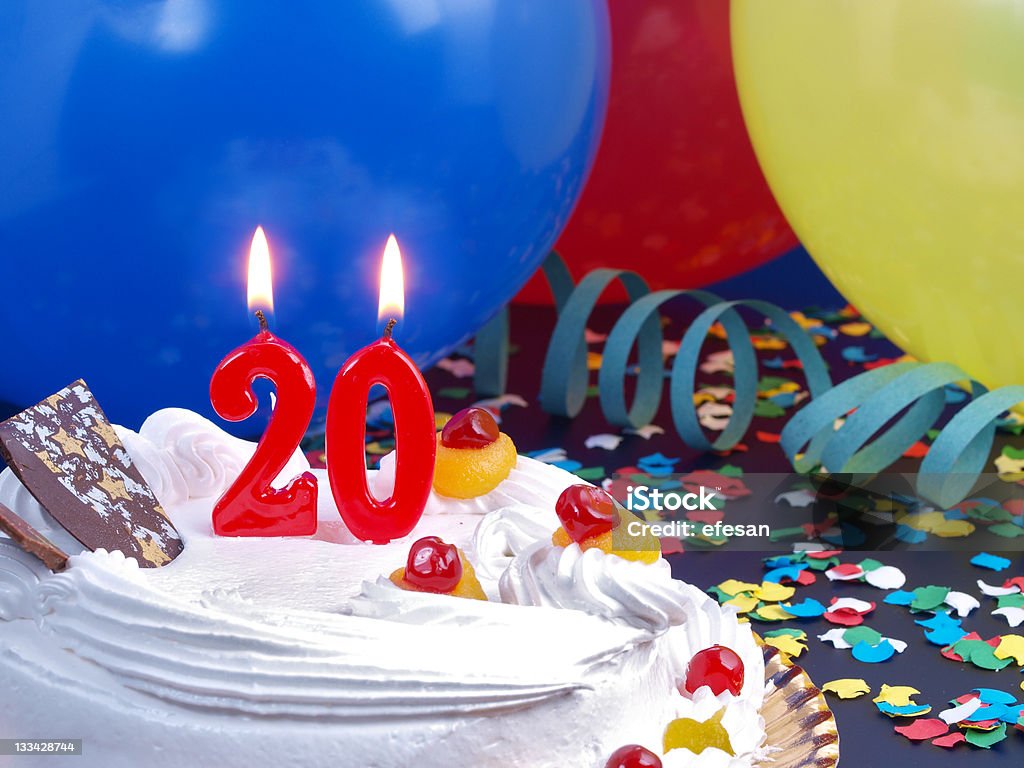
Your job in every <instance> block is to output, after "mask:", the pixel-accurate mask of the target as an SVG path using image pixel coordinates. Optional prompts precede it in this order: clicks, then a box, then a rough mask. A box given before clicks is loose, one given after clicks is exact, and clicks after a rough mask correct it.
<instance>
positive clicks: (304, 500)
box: [210, 227, 317, 536]
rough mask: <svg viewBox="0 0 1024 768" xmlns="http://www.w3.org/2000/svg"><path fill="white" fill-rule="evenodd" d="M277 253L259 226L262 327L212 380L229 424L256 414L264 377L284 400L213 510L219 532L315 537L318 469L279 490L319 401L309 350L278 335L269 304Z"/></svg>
mask: <svg viewBox="0 0 1024 768" xmlns="http://www.w3.org/2000/svg"><path fill="white" fill-rule="evenodd" d="M273 303H274V299H273V287H272V281H271V276H270V250H269V247H268V246H267V239H266V236H265V235H264V234H263V228H262V227H258V228H257V229H256V233H255V234H254V235H253V238H252V247H251V248H250V251H249V309H250V310H255V312H256V317H257V318H258V319H259V323H260V330H259V333H257V334H256V336H255V337H254V338H253V339H251V340H250V341H248V342H246V343H245V344H243V345H242V346H240V347H238V348H237V349H235V350H234V351H233V352H231V353H230V354H229V355H228V356H227V357H225V358H224V360H222V361H221V363H220V365H218V366H217V369H216V370H215V371H214V373H213V378H212V379H211V380H210V401H211V402H212V403H213V408H214V410H215V411H217V413H218V414H219V415H220V416H221V418H224V419H227V420H228V421H242V420H244V419H247V418H249V417H250V416H252V415H253V414H254V413H255V412H256V407H257V405H258V401H257V398H256V395H255V393H254V392H253V390H252V384H253V382H254V381H255V380H256V379H259V378H263V379H269V380H270V381H271V382H272V383H273V384H274V385H275V386H276V388H277V402H276V405H275V407H274V412H273V414H272V415H271V418H270V423H269V424H268V425H267V429H266V432H264V434H263V437H262V438H260V442H259V445H258V446H257V448H256V453H255V454H254V455H253V457H252V459H251V460H250V461H249V463H248V464H247V465H246V466H245V468H244V469H242V472H241V474H240V475H239V476H238V478H237V479H236V480H235V482H234V483H232V485H231V487H230V488H228V489H227V491H225V492H224V495H223V496H221V497H220V499H219V500H218V501H217V503H216V505H214V508H213V530H214V533H216V534H217V535H219V536H308V535H310V534H313V533H316V527H317V516H316V502H317V482H316V478H315V477H314V476H313V475H312V473H310V472H304V473H303V474H301V475H299V476H298V477H296V478H294V479H293V480H292V481H291V482H289V483H288V484H287V485H286V486H285V487H283V488H280V489H275V488H273V487H272V486H271V483H272V482H273V481H274V479H275V478H276V477H277V476H278V475H279V474H280V473H281V472H282V471H283V470H284V468H285V465H287V463H288V460H289V459H290V458H291V456H292V454H293V453H294V452H295V449H296V448H297V447H298V446H299V442H300V441H301V440H302V436H303V435H304V434H305V432H306V429H307V428H308V427H309V422H310V419H311V418H312V417H313V408H314V405H315V402H316V382H315V381H314V379H313V371H312V369H310V367H309V365H308V364H307V363H306V361H305V360H304V359H303V357H302V355H300V354H299V353H298V351H296V349H295V348H294V347H293V346H292V345H291V344H289V343H288V342H286V341H283V340H281V339H279V338H278V337H277V336H275V335H274V334H272V333H271V332H270V329H269V327H268V325H267V320H266V316H265V315H264V313H263V308H266V309H267V310H272V309H273Z"/></svg>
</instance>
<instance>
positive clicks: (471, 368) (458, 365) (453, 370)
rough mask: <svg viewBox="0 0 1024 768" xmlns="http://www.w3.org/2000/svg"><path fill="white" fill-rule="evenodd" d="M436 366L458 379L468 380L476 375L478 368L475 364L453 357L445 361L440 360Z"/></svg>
mask: <svg viewBox="0 0 1024 768" xmlns="http://www.w3.org/2000/svg"><path fill="white" fill-rule="evenodd" d="M435 365H436V366H437V367H438V368H440V369H441V370H442V371H448V373H450V374H452V375H453V376H454V377H455V378H457V379H466V378H469V377H470V376H472V375H473V374H474V373H476V366H475V365H474V364H473V362H472V361H471V360H466V359H463V358H459V359H457V360H456V359H455V358H452V357H446V358H444V359H443V360H438V361H437V363H435Z"/></svg>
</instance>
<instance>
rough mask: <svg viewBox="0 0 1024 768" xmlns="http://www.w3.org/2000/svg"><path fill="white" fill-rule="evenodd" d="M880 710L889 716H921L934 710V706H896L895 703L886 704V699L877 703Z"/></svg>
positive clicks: (876, 705)
mask: <svg viewBox="0 0 1024 768" xmlns="http://www.w3.org/2000/svg"><path fill="white" fill-rule="evenodd" d="M875 707H877V708H878V711H879V712H881V713H882V714H883V715H888V716H889V717H893V718H895V717H921V716H922V715H927V714H928V713H929V712H931V711H932V708H931V707H929V706H928V705H927V704H904V705H903V706H896V705H894V704H886V703H885V702H884V701H883V702H880V703H878V704H875Z"/></svg>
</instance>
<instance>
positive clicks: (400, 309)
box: [377, 235, 405, 323]
mask: <svg viewBox="0 0 1024 768" xmlns="http://www.w3.org/2000/svg"><path fill="white" fill-rule="evenodd" d="M404 314H405V279H404V278H403V276H402V252H401V251H400V250H399V249H398V241H397V240H396V239H395V236H394V235H390V236H389V237H388V244H387V245H386V246H384V258H382V259H381V262H380V299H379V300H378V302H377V322H379V323H380V322H386V321H387V320H389V319H391V318H394V319H396V320H401V319H402V316H403V315H404Z"/></svg>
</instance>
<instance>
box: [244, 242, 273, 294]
mask: <svg viewBox="0 0 1024 768" xmlns="http://www.w3.org/2000/svg"><path fill="white" fill-rule="evenodd" d="M257 309H262V310H263V311H264V312H266V313H270V314H272V313H273V312H274V280H273V277H272V275H271V270H270V246H269V245H268V244H267V236H266V234H264V232H263V227H256V231H255V232H254V233H253V235H252V245H250V246H249V311H250V312H255V311H256V310H257Z"/></svg>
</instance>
